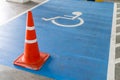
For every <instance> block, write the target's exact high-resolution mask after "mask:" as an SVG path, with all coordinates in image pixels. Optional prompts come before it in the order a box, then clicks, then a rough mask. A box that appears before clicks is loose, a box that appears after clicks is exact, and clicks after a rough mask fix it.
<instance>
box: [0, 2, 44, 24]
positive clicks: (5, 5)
mask: <svg viewBox="0 0 120 80" xmlns="http://www.w3.org/2000/svg"><path fill="white" fill-rule="evenodd" d="M42 1H44V0H39V1H37V2H35V1H34V2H33V1H30V2H28V3H23V4H20V3H14V2H6V1H5V0H0V6H1V7H0V25H2V24H4V23H6V22H7V21H9V20H10V19H11V18H13V17H15V16H17V15H19V14H21V13H22V12H25V11H26V10H28V9H30V8H32V7H34V6H36V5H37V4H39V3H41V2H42Z"/></svg>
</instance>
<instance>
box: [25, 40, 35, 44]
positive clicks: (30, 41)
mask: <svg viewBox="0 0 120 80" xmlns="http://www.w3.org/2000/svg"><path fill="white" fill-rule="evenodd" d="M36 42H37V39H34V40H25V43H29V44H32V43H36Z"/></svg>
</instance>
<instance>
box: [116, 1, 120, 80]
mask: <svg viewBox="0 0 120 80" xmlns="http://www.w3.org/2000/svg"><path fill="white" fill-rule="evenodd" d="M119 8H120V3H118V4H117V18H119V19H118V20H117V21H116V25H119V26H117V27H116V33H120V9H119ZM119 43H120V35H117V36H116V44H119ZM115 53H116V55H115V58H116V59H119V58H120V46H119V47H116V51H115ZM115 80H120V63H117V64H115Z"/></svg>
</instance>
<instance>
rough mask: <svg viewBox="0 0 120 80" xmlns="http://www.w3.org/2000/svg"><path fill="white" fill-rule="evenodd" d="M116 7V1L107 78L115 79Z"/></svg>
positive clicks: (108, 79) (109, 79)
mask: <svg viewBox="0 0 120 80" xmlns="http://www.w3.org/2000/svg"><path fill="white" fill-rule="evenodd" d="M116 8H117V4H116V3H114V13H113V22H112V33H111V40H110V53H109V62H108V72H107V73H108V74H107V80H115V41H116Z"/></svg>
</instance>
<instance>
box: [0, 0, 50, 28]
mask: <svg viewBox="0 0 120 80" xmlns="http://www.w3.org/2000/svg"><path fill="white" fill-rule="evenodd" d="M48 1H49V0H45V1H43V2H41V3H40V4H38V5H36V6H34V7H32V8H30V9H28V10H26V11H24V12H23V13H21V14H19V15H17V16H15V17H13V18H11V19H8V20H7V21H6V22H4V23H2V24H0V26H1V25H4V24H6V23H8V22H10V21H12V20H14V19H16V18H17V17H19V16H21V15H23V14H25V13H27V12H28V11H30V10H32V9H34V8H36V7H38V6H40V5H43V4H45V3H46V2H48Z"/></svg>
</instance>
